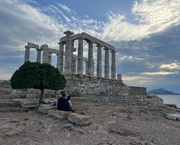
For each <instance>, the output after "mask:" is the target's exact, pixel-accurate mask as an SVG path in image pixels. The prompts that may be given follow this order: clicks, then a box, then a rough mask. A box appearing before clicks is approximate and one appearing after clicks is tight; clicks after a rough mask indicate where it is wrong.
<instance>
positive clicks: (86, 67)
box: [85, 60, 88, 75]
mask: <svg viewBox="0 0 180 145" xmlns="http://www.w3.org/2000/svg"><path fill="white" fill-rule="evenodd" d="M85 63H86V72H85V74H86V75H87V74H88V61H87V60H86V61H85Z"/></svg>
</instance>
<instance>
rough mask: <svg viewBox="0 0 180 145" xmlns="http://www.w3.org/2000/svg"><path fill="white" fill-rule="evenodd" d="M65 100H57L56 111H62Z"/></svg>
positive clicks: (61, 98)
mask: <svg viewBox="0 0 180 145" xmlns="http://www.w3.org/2000/svg"><path fill="white" fill-rule="evenodd" d="M66 100H67V99H66V98H63V97H60V98H59V99H58V105H57V109H58V110H64V107H65V104H66Z"/></svg>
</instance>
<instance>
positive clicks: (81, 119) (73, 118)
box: [68, 113, 91, 125]
mask: <svg viewBox="0 0 180 145" xmlns="http://www.w3.org/2000/svg"><path fill="white" fill-rule="evenodd" d="M68 120H69V121H70V122H72V123H75V124H77V125H87V124H90V123H91V118H90V116H87V115H81V114H77V113H71V114H69V115H68Z"/></svg>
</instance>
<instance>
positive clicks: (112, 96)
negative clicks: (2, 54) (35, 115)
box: [25, 31, 147, 103]
mask: <svg viewBox="0 0 180 145" xmlns="http://www.w3.org/2000/svg"><path fill="white" fill-rule="evenodd" d="M64 34H65V36H64V37H62V38H60V41H59V42H58V44H59V50H58V49H52V48H50V47H49V46H48V45H47V44H44V45H41V46H39V45H37V44H34V43H30V42H28V43H27V45H26V46H25V62H26V61H29V58H30V49H31V48H34V49H36V51H37V59H36V61H37V62H39V63H49V64H51V59H52V54H53V53H54V54H56V55H57V68H58V70H59V71H60V72H61V73H63V74H64V75H65V76H66V79H67V85H66V88H65V89H64V91H67V92H71V93H72V94H74V96H75V97H85V98H87V97H90V98H95V99H101V100H114V101H119V102H125V103H128V102H129V103H130V102H133V103H135V102H138V103H139V102H141V103H143V101H142V100H141V101H139V100H140V99H139V98H138V97H139V96H142V97H143V98H144V97H145V98H147V95H146V88H144V87H132V86H127V85H126V84H124V83H123V81H122V78H121V74H116V50H115V47H113V46H112V45H110V44H108V43H106V42H103V41H101V40H99V39H97V38H95V37H93V36H91V35H89V34H87V33H84V32H83V33H80V34H74V33H73V32H71V31H66V32H64ZM84 41H85V42H86V44H87V46H88V48H87V52H86V51H85V46H84ZM75 42H76V44H77V48H75V47H74V44H75ZM94 45H96V47H94ZM87 46H86V47H87ZM75 52H76V53H75ZM85 53H86V55H85ZM103 54H104V55H103ZM41 55H42V56H41ZM95 56H96V61H95V59H94V58H95ZM41 58H42V60H41ZM103 60H104V61H103ZM95 66H96V67H95ZM94 68H96V69H94ZM95 72H96V73H95ZM141 99H142V98H141Z"/></svg>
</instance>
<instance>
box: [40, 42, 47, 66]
mask: <svg viewBox="0 0 180 145" xmlns="http://www.w3.org/2000/svg"><path fill="white" fill-rule="evenodd" d="M41 48H42V49H43V63H48V57H49V56H48V55H49V50H48V45H47V44H44V45H42V46H41Z"/></svg>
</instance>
